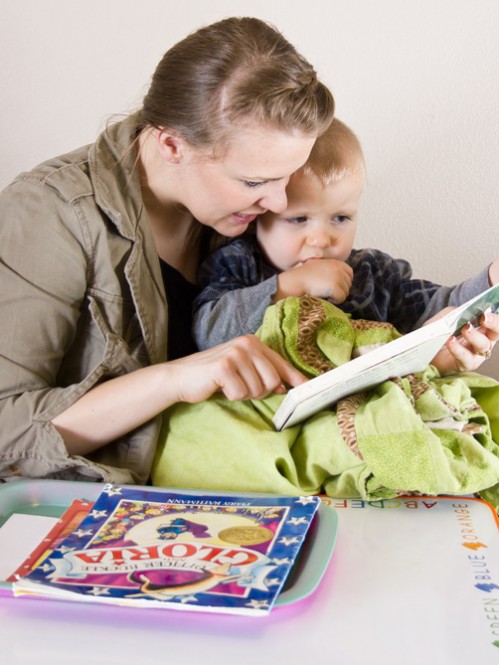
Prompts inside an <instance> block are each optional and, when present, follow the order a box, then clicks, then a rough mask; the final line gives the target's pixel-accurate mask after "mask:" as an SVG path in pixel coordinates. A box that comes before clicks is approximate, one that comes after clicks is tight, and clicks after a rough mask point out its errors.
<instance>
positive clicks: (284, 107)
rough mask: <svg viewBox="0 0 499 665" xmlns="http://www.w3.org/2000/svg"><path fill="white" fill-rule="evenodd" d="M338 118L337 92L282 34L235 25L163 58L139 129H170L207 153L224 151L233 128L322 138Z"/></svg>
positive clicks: (241, 22)
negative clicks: (261, 127)
mask: <svg viewBox="0 0 499 665" xmlns="http://www.w3.org/2000/svg"><path fill="white" fill-rule="evenodd" d="M333 112H334V99H333V96H332V94H331V92H330V91H329V89H328V88H327V87H326V86H325V85H324V84H322V83H321V82H320V81H319V80H318V78H317V74H316V72H315V70H314V68H313V67H312V65H311V64H310V63H309V62H308V61H307V60H306V59H305V58H304V57H303V56H301V55H300V54H299V53H298V52H297V51H296V49H295V48H294V47H293V46H292V45H291V44H290V43H289V42H288V41H287V40H286V39H285V38H284V37H283V35H282V34H281V33H279V32H278V31H277V30H276V29H275V28H274V27H273V26H271V25H270V24H268V23H266V22H264V21H261V20H260V19H257V18H252V17H242V18H236V17H233V18H227V19H224V20H222V21H219V22H218V23H213V24H212V25H208V26H206V27H204V28H201V29H200V30H197V31H196V32H193V33H191V34H190V35H188V36H187V37H185V39H183V40H182V41H180V42H178V43H177V44H176V45H175V46H173V47H172V48H171V49H170V50H169V51H167V52H166V53H165V55H164V56H163V58H162V60H161V61H160V63H159V64H158V66H157V68H156V71H155V73H154V75H153V78H152V81H151V85H150V88H149V91H148V92H147V94H146V96H145V98H144V101H143V108H142V110H141V117H140V126H139V129H144V128H145V127H147V126H151V127H155V128H157V129H160V128H168V129H171V130H175V131H178V132H179V133H180V134H181V135H182V136H183V137H184V138H185V139H186V140H187V141H188V142H189V143H191V145H193V146H196V147H199V148H202V147H204V148H206V147H210V146H213V147H214V146H215V145H216V144H218V145H220V144H223V142H224V141H226V140H227V138H228V136H229V131H230V126H231V123H233V122H235V121H242V120H245V119H249V120H252V121H253V120H256V121H258V122H262V123H265V124H269V125H270V126H272V127H276V128H278V129H282V130H286V131H293V130H300V131H302V132H304V133H306V134H312V135H313V134H316V135H318V134H321V133H322V132H323V131H324V130H325V129H326V128H327V127H328V125H329V124H330V122H331V119H332V117H333Z"/></svg>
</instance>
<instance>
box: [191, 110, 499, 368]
mask: <svg viewBox="0 0 499 665" xmlns="http://www.w3.org/2000/svg"><path fill="white" fill-rule="evenodd" d="M365 177H366V175H365V165H364V157H363V153H362V148H361V145H360V143H359V141H358V139H357V137H356V136H355V134H354V133H353V132H352V130H351V129H349V128H348V127H347V126H346V125H345V124H344V123H343V122H341V121H340V120H337V119H335V120H333V122H332V124H331V125H330V127H329V129H328V130H327V132H326V133H325V134H323V135H322V136H321V137H320V138H319V139H318V140H317V141H316V143H315V145H314V148H313V150H312V153H311V155H310V157H309V160H308V162H307V164H306V165H305V166H304V167H303V168H301V169H300V170H299V171H298V172H296V173H295V174H293V175H292V176H291V178H290V181H289V185H288V187H287V190H286V192H287V195H288V204H287V208H286V210H284V211H283V212H282V213H281V214H274V213H271V212H268V213H266V214H264V215H262V216H260V217H259V218H258V220H257V223H256V234H255V233H246V234H245V235H244V236H242V237H239V238H237V239H236V240H234V241H233V242H231V243H230V244H228V245H225V246H223V247H221V248H220V249H219V250H218V251H216V252H215V253H214V254H212V255H211V256H210V257H209V258H208V259H207V260H206V261H205V262H204V263H203V265H202V266H201V270H200V286H201V288H202V291H201V293H200V295H199V296H198V297H197V299H196V300H195V303H194V310H195V311H194V337H195V340H196V343H197V344H198V346H199V348H200V349H205V348H209V347H211V346H214V345H216V344H219V343H221V342H224V341H227V340H229V339H232V338H233V337H236V336H238V335H244V334H248V333H254V332H256V330H257V329H258V328H259V326H260V325H261V323H262V320H263V317H264V313H265V310H266V309H267V307H268V306H270V305H272V304H274V303H276V302H278V301H279V300H281V299H283V298H286V297H288V296H301V295H305V294H308V295H312V296H318V297H322V298H328V299H329V300H330V301H331V302H333V303H334V304H336V305H337V306H338V307H339V308H340V309H341V310H343V311H344V312H346V313H349V314H351V316H352V318H354V319H367V320H372V321H383V322H389V323H391V324H392V325H394V326H395V327H396V328H397V330H398V331H399V332H401V333H406V332H409V331H411V330H414V329H415V328H418V327H419V326H421V325H422V323H423V322H425V321H427V320H428V319H429V318H430V317H432V316H434V315H436V314H438V312H440V311H441V310H442V309H443V308H444V307H447V306H457V305H460V304H462V303H464V302H465V301H466V300H468V299H470V298H472V297H473V296H475V295H478V294H479V293H480V292H481V291H484V290H485V289H486V288H487V287H488V286H490V285H492V284H494V283H496V282H497V281H499V259H498V260H496V261H494V263H492V264H491V265H490V266H489V267H488V268H486V269H484V270H483V271H482V272H481V273H479V274H478V275H476V276H475V277H473V278H471V279H468V280H466V281H464V282H462V283H460V284H458V285H456V286H454V287H446V286H440V285H438V284H434V283H432V282H430V281H427V280H421V279H413V278H412V269H411V266H410V265H409V263H408V262H407V261H405V260H403V259H393V258H392V257H391V256H389V255H388V254H386V253H384V252H381V251H379V250H376V249H361V250H358V249H352V248H353V244H354V240H355V233H356V230H357V218H358V209H359V203H360V198H361V195H362V191H363V189H364V184H365ZM475 333H476V331H475V330H471V329H470V330H466V331H463V334H464V336H467V337H468V341H469V343H470V345H471V346H473V344H475V346H476V351H478V352H479V353H480V352H481V353H485V354H487V355H488V354H489V352H490V347H491V346H492V339H490V340H489V341H488V340H486V339H483V338H482V339H480V338H479V337H478V336H477V335H476V334H475ZM449 348H450V349H452V351H455V352H456V353H457V354H459V353H460V352H461V350H460V349H459V348H458V344H457V342H455V341H454V340H452V341H451V342H450V345H449ZM481 360H482V361H483V358H481ZM478 361H480V359H477V362H478ZM473 368H476V366H475V367H473Z"/></svg>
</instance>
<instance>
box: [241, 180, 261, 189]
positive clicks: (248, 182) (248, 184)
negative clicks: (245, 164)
mask: <svg viewBox="0 0 499 665" xmlns="http://www.w3.org/2000/svg"><path fill="white" fill-rule="evenodd" d="M244 184H245V185H246V187H249V188H250V189H251V188H254V187H259V186H260V185H264V184H265V183H264V182H262V181H260V182H257V181H256V180H244Z"/></svg>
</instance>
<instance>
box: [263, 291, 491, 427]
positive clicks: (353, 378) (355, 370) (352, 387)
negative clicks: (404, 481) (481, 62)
mask: <svg viewBox="0 0 499 665" xmlns="http://www.w3.org/2000/svg"><path fill="white" fill-rule="evenodd" d="M498 306H499V284H497V285H495V286H492V287H490V288H489V289H487V290H485V291H484V292H483V293H481V294H480V295H478V296H476V297H475V298H472V299H471V300H468V301H467V302H466V303H464V304H463V305H461V306H459V307H456V308H455V309H453V310H452V311H451V312H449V313H448V314H446V315H445V316H443V317H442V318H440V319H437V320H436V321H432V322H431V323H428V324H426V325H424V326H423V327H421V328H418V329H417V330H414V331H412V332H410V333H408V334H407V335H404V336H402V337H399V338H398V339H395V340H393V341H392V342H389V343H388V344H385V345H383V346H380V347H378V348H376V349H374V350H372V351H368V352H367V353H365V354H363V355H361V356H359V357H357V358H354V359H353V360H350V361H349V362H347V363H345V364H344V365H340V366H339V367H335V368H334V369H332V370H329V371H328V372H325V373H324V374H321V375H320V376H317V377H315V378H313V379H311V380H310V381H307V382H306V383H303V384H301V385H299V386H297V387H296V388H292V389H291V390H290V391H289V392H288V394H287V395H286V397H285V398H284V400H283V401H282V402H281V405H280V406H279V408H278V409H277V411H276V413H275V415H274V418H273V423H274V426H275V428H276V429H278V430H281V429H283V428H285V427H290V426H292V425H295V424H296V423H299V422H301V421H303V420H305V419H306V418H308V417H309V416H311V415H313V414H314V413H317V412H318V411H320V410H321V409H324V408H326V407H328V406H331V405H332V404H334V403H335V402H337V401H338V400H340V399H342V398H343V397H347V396H348V395H351V394H352V393H355V392H359V391H362V390H366V389H367V388H371V387H372V386H374V385H376V384H378V383H382V382H383V381H386V380H388V379H390V378H393V377H400V376H406V375H407V374H412V373H414V372H421V371H422V370H423V369H424V368H425V367H426V366H427V365H429V364H430V362H431V361H432V359H433V358H434V357H435V355H436V354H437V353H438V352H439V351H440V349H441V348H442V346H443V345H444V344H445V342H446V341H447V340H448V339H449V337H450V336H451V335H453V334H456V333H458V332H459V331H460V330H461V328H462V327H463V326H464V325H465V324H466V323H468V322H471V323H477V321H478V319H479V318H480V316H481V315H482V314H484V313H485V312H487V311H491V312H492V311H493V312H495V311H496V310H497V308H498Z"/></svg>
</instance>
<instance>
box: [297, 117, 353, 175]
mask: <svg viewBox="0 0 499 665" xmlns="http://www.w3.org/2000/svg"><path fill="white" fill-rule="evenodd" d="M359 166H360V167H361V168H364V154H363V152H362V147H361V145H360V141H359V139H358V138H357V136H356V135H355V134H354V132H353V131H352V130H351V129H350V127H348V126H347V125H345V123H344V122H341V120H338V119H337V118H334V119H333V121H332V123H331V124H330V125H329V127H328V129H327V130H326V131H325V132H324V133H323V134H321V136H319V138H318V139H317V141H316V142H315V144H314V147H313V148H312V152H311V153H310V156H309V158H308V160H307V162H306V163H305V164H304V166H303V167H302V168H301V169H300V170H299V172H301V173H303V174H304V175H314V176H315V177H316V178H318V179H319V180H320V181H321V183H322V185H324V186H327V185H329V184H331V183H333V182H337V181H338V180H341V178H343V177H344V176H345V175H348V174H349V173H352V172H353V171H356V170H357V169H358V168H359Z"/></svg>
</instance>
